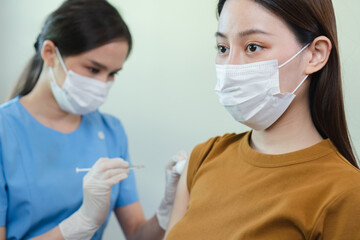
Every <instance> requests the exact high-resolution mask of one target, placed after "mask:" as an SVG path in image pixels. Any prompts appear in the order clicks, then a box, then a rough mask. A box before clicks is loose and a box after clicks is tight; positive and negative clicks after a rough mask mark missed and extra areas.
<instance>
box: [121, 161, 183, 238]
mask: <svg viewBox="0 0 360 240" xmlns="http://www.w3.org/2000/svg"><path fill="white" fill-rule="evenodd" d="M187 168H188V161H187V163H186V165H185V168H184V171H183V173H182V174H181V177H180V180H179V183H178V187H177V191H176V197H175V202H174V207H173V210H172V214H171V218H170V222H169V226H168V230H170V228H171V227H172V226H174V225H175V224H176V223H177V222H178V221H179V220H180V219H181V218H182V217H183V216H184V215H185V212H186V210H187V205H188V202H189V191H188V189H187V186H186V176H187ZM115 215H116V217H117V219H118V222H119V224H120V225H121V228H122V229H123V231H124V234H125V236H126V239H129V240H161V239H163V237H164V234H165V231H164V230H163V229H162V228H161V227H160V226H159V223H158V220H157V218H156V216H153V217H152V218H150V219H149V220H147V221H146V220H145V217H144V213H143V211H142V208H141V205H140V203H139V202H136V203H133V204H131V205H129V206H125V207H119V208H115ZM168 230H167V231H168Z"/></svg>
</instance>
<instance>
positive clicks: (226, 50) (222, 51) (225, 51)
mask: <svg viewBox="0 0 360 240" xmlns="http://www.w3.org/2000/svg"><path fill="white" fill-rule="evenodd" d="M217 49H218V52H219V53H220V54H225V53H227V52H228V51H229V49H228V48H227V47H225V46H222V45H218V46H217Z"/></svg>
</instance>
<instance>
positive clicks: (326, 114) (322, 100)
mask: <svg viewBox="0 0 360 240" xmlns="http://www.w3.org/2000/svg"><path fill="white" fill-rule="evenodd" d="M252 1H254V2H256V3H258V4H260V5H261V6H263V7H264V8H266V9H268V10H269V11H271V12H272V13H274V14H275V15H277V16H278V17H280V18H281V19H282V20H283V21H285V22H286V23H287V25H288V26H289V27H290V29H291V30H292V31H293V33H294V34H295V36H296V37H297V40H298V42H299V43H301V44H302V45H306V44H307V43H311V42H312V41H313V40H314V39H315V38H316V37H319V36H326V37H327V38H329V39H330V41H331V43H332V50H331V53H330V57H329V60H328V62H327V64H326V65H325V67H324V68H323V69H321V70H320V71H318V72H316V73H314V74H312V75H311V83H310V87H309V97H310V109H311V117H312V120H313V122H314V124H315V127H316V128H317V130H318V132H319V133H320V134H321V136H322V137H323V138H329V139H330V140H331V141H332V142H333V144H334V145H335V146H336V148H337V149H338V151H339V152H340V153H341V154H342V155H343V156H344V157H345V158H346V159H347V160H348V161H349V162H350V163H351V164H352V165H353V166H354V167H356V168H359V165H358V163H357V161H356V157H355V156H356V154H355V152H354V151H353V149H352V146H351V140H350V136H349V132H348V127H347V123H346V118H345V111H344V100H343V93H342V84H341V70H340V56H339V44H338V37H337V30H336V20H335V13H334V8H333V4H332V2H331V0H296V1H293V0H252ZM225 3H226V0H219V2H218V14H219V15H221V12H222V9H223V7H224V4H225Z"/></svg>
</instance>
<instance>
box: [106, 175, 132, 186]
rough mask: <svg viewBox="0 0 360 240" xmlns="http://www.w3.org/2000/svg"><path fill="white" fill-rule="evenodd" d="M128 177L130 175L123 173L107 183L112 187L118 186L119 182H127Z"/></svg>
mask: <svg viewBox="0 0 360 240" xmlns="http://www.w3.org/2000/svg"><path fill="white" fill-rule="evenodd" d="M128 176H129V175H128V173H121V174H118V175H115V176H113V177H111V178H109V179H107V180H106V181H107V182H108V183H109V184H110V185H111V186H113V185H115V184H118V183H119V182H121V181H123V180H125V179H126V178H127V177H128Z"/></svg>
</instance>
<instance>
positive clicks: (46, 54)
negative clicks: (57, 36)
mask: <svg viewBox="0 0 360 240" xmlns="http://www.w3.org/2000/svg"><path fill="white" fill-rule="evenodd" d="M41 57H42V59H43V60H44V62H45V63H46V64H47V65H48V66H50V67H54V65H55V59H56V51H55V44H54V43H53V42H52V41H50V40H45V41H44V43H43V46H42V49H41Z"/></svg>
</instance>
